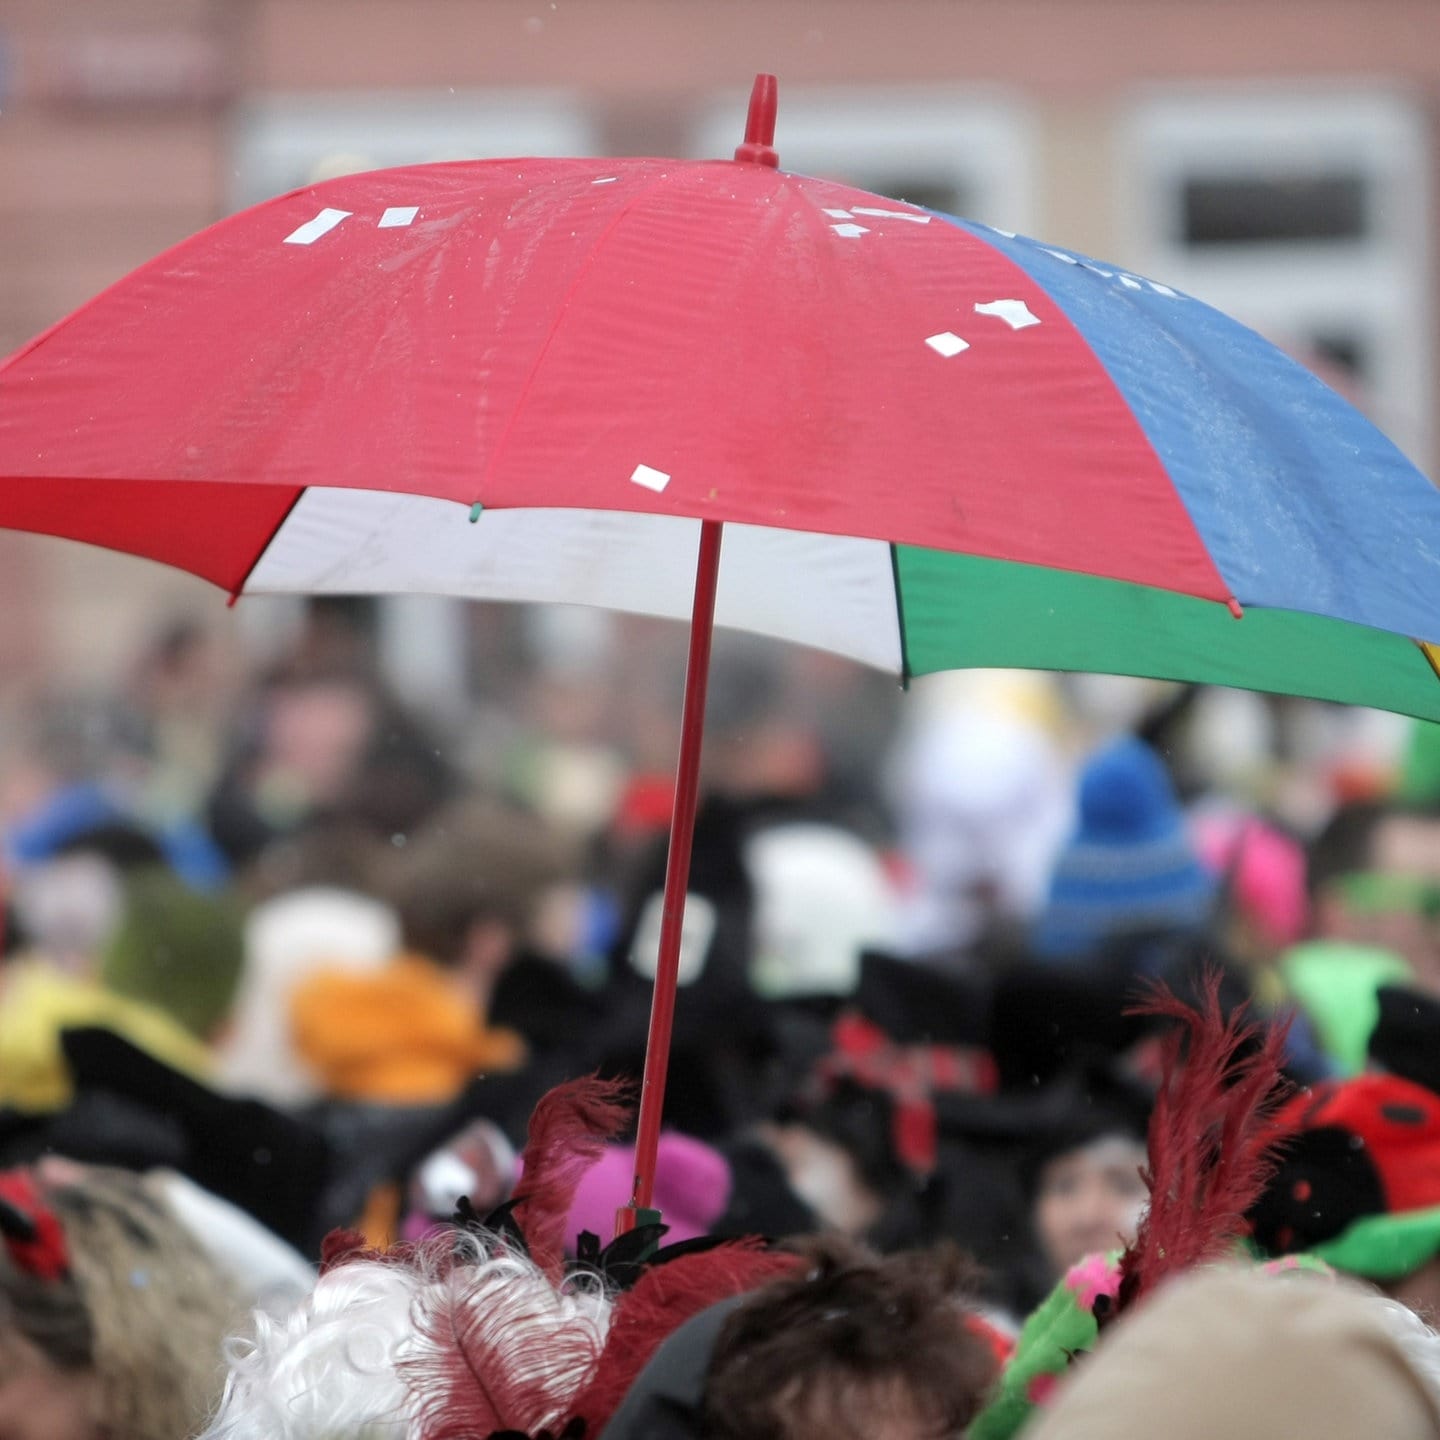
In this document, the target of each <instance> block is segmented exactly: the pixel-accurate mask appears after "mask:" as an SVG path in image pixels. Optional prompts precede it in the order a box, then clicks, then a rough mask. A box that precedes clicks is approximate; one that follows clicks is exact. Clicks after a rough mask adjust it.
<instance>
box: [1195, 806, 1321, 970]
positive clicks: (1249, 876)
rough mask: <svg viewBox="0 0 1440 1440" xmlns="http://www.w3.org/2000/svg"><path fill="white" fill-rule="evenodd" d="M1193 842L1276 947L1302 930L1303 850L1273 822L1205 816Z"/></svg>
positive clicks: (1237, 816) (1198, 823)
mask: <svg viewBox="0 0 1440 1440" xmlns="http://www.w3.org/2000/svg"><path fill="white" fill-rule="evenodd" d="M1195 843H1196V846H1197V847H1198V849H1199V851H1200V856H1201V859H1202V860H1203V861H1204V863H1205V865H1206V866H1207V867H1208V868H1209V869H1210V870H1212V871H1214V872H1216V873H1217V874H1220V875H1227V874H1228V875H1229V876H1230V883H1231V886H1232V888H1233V894H1234V897H1235V900H1236V903H1237V905H1238V907H1239V909H1240V912H1241V913H1242V914H1244V915H1246V916H1247V917H1248V918H1249V919H1250V920H1251V921H1252V922H1253V923H1254V924H1255V925H1256V926H1257V927H1258V929H1259V930H1260V932H1261V933H1262V934H1263V935H1264V936H1265V938H1266V939H1267V940H1269V941H1270V942H1271V943H1272V944H1273V945H1275V946H1276V947H1277V948H1284V947H1287V946H1290V945H1293V944H1295V943H1296V942H1297V941H1298V940H1299V939H1300V937H1301V936H1302V935H1303V934H1304V933H1305V922H1306V910H1307V902H1306V898H1305V852H1304V851H1303V850H1302V849H1301V848H1300V846H1299V845H1298V844H1297V843H1296V842H1295V841H1294V840H1292V839H1290V837H1289V836H1288V835H1284V834H1282V833H1281V832H1280V831H1279V830H1277V829H1275V827H1274V826H1273V825H1267V824H1266V823H1265V822H1264V821H1263V820H1257V819H1256V818H1255V817H1254V816H1252V815H1245V814H1225V813H1221V814H1214V815H1206V816H1203V817H1201V818H1200V819H1198V820H1197V821H1196V824H1195Z"/></svg>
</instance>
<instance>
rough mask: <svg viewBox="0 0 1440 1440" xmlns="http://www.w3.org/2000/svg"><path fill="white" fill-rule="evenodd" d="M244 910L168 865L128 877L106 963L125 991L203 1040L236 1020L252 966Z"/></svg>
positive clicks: (111, 985)
mask: <svg viewBox="0 0 1440 1440" xmlns="http://www.w3.org/2000/svg"><path fill="white" fill-rule="evenodd" d="M244 955H245V948H244V933H243V928H242V917H241V911H240V907H239V905H238V904H237V903H235V902H234V901H233V900H232V899H231V898H230V897H228V896H226V895H223V894H220V895H207V894H202V893H201V892H200V891H197V890H193V889H191V888H190V887H189V886H188V885H186V884H185V883H184V881H182V880H181V879H179V878H178V877H177V876H176V875H175V874H174V873H173V872H171V871H170V870H167V869H165V868H163V867H160V866H149V867H147V868H145V869H142V870H137V871H135V872H134V873H133V874H132V875H130V876H129V877H128V879H127V881H126V886H125V898H124V909H123V911H122V914H121V918H120V922H119V925H118V926H117V927H116V929H115V931H114V932H113V934H112V935H111V937H110V942H109V945H108V946H107V948H106V952H105V955H104V957H103V959H102V962H101V966H100V979H101V981H102V983H103V984H104V985H105V986H106V987H107V988H108V989H110V990H113V991H115V992H116V993H117V994H120V995H124V996H127V997H128V998H130V999H132V1000H139V1001H142V1002H143V1003H145V1004H147V1005H151V1006H153V1007H154V1008H155V1009H157V1010H163V1011H164V1012H166V1013H167V1014H168V1015H170V1016H171V1017H172V1018H173V1019H174V1020H176V1021H178V1022H179V1023H180V1024H181V1025H183V1026H184V1027H185V1028H186V1029H187V1030H189V1031H190V1032H191V1034H193V1035H195V1036H196V1037H197V1038H198V1039H201V1040H211V1039H213V1038H214V1037H215V1036H216V1034H217V1033H218V1031H219V1029H220V1027H221V1025H222V1024H223V1023H224V1022H225V1020H226V1019H227V1018H228V1017H229V1014H230V1006H231V1002H232V1001H233V999H234V996H235V987H236V985H237V983H238V982H239V979H240V972H241V969H242V967H243V965H244Z"/></svg>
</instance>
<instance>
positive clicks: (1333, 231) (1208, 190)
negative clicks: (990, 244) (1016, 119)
mask: <svg viewBox="0 0 1440 1440" xmlns="http://www.w3.org/2000/svg"><path fill="white" fill-rule="evenodd" d="M1124 131H1125V134H1126V136H1127V139H1126V142H1125V144H1126V148H1127V153H1126V154H1125V156H1124V160H1125V162H1126V163H1125V164H1124V166H1123V167H1122V169H1123V175H1124V177H1125V179H1124V188H1123V191H1122V194H1123V196H1124V211H1125V213H1124V214H1123V215H1122V224H1123V227H1124V233H1125V234H1126V235H1127V237H1129V240H1130V246H1129V252H1128V254H1127V255H1126V257H1125V258H1126V259H1127V261H1128V262H1129V263H1132V264H1133V265H1134V267H1135V268H1136V269H1137V270H1140V271H1141V272H1142V273H1145V274H1149V275H1152V276H1154V277H1155V278H1157V279H1160V280H1164V281H1166V282H1167V283H1169V284H1172V285H1175V286H1177V287H1178V288H1180V289H1182V290H1186V291H1188V292H1189V293H1190V294H1192V295H1195V296H1197V297H1198V298H1200V299H1202V300H1205V301H1207V302H1208V303H1210V304H1212V305H1215V306H1217V307H1218V308H1220V309H1222V310H1225V311H1227V312H1228V313H1229V314H1232V315H1234V316H1236V318H1238V319H1240V320H1243V321H1244V322H1245V323H1247V324H1249V325H1252V326H1254V327H1255V328H1256V329H1257V330H1260V331H1261V332H1263V333H1264V334H1266V335H1267V336H1268V337H1269V338H1270V339H1272V340H1274V341H1275V342H1276V343H1277V344H1280V345H1282V346H1284V347H1285V348H1286V349H1288V350H1289V351H1290V352H1291V353H1292V354H1294V355H1295V356H1296V358H1297V359H1299V360H1301V361H1302V362H1303V363H1304V364H1306V365H1308V366H1309V367H1310V368H1311V369H1313V370H1315V371H1316V372H1317V373H1318V374H1319V375H1320V376H1321V377H1322V378H1323V379H1325V380H1327V381H1328V382H1329V383H1330V384H1332V385H1334V386H1335V387H1336V388H1337V389H1339V390H1340V391H1341V392H1342V393H1344V394H1347V395H1348V396H1349V398H1351V399H1353V400H1355V401H1356V402H1357V403H1358V404H1359V405H1360V406H1361V407H1362V408H1363V409H1365V410H1366V411H1367V412H1368V413H1369V414H1370V415H1371V417H1372V418H1373V419H1374V420H1375V422H1376V423H1377V424H1378V425H1379V426H1380V427H1381V429H1383V430H1384V431H1385V432H1386V433H1387V434H1388V435H1389V436H1390V437H1391V438H1392V439H1394V440H1395V441H1396V443H1397V444H1398V445H1399V446H1400V447H1401V448H1402V449H1403V450H1405V451H1406V452H1407V453H1408V454H1409V455H1410V456H1411V457H1412V458H1413V459H1414V460H1416V461H1417V463H1419V464H1421V465H1428V464H1430V463H1431V462H1432V461H1433V458H1434V456H1433V451H1432V449H1431V446H1432V444H1433V442H1434V435H1433V433H1432V429H1431V425H1430V411H1431V409H1432V407H1433V402H1434V371H1433V366H1432V357H1431V353H1430V348H1429V333H1430V316H1431V313H1432V312H1431V305H1432V303H1433V302H1432V296H1431V293H1430V286H1429V283H1428V271H1429V257H1428V252H1427V243H1426V223H1427V218H1428V215H1429V199H1428V194H1427V190H1428V173H1429V159H1428V155H1427V148H1426V138H1425V137H1426V129H1425V125H1424V121H1423V116H1422V115H1421V113H1420V110H1419V108H1418V107H1417V106H1415V105H1412V104H1411V103H1410V102H1409V101H1408V100H1407V99H1406V98H1405V97H1404V96H1403V95H1401V94H1397V93H1390V92H1385V91H1378V90H1372V91H1355V90H1343V91H1321V90H1318V89H1306V90H1295V91H1291V92H1289V93H1284V92H1281V93H1279V94H1277V93H1275V92H1274V91H1273V89H1272V90H1270V91H1267V93H1266V94H1265V95H1263V96H1261V95H1257V94H1255V93H1254V92H1251V91H1246V90H1213V91H1209V92H1206V93H1199V92H1191V93H1182V94H1179V95H1176V94H1175V93H1174V92H1173V91H1172V92H1169V93H1167V94H1166V95H1165V96H1164V97H1155V98H1144V99H1141V100H1139V101H1137V102H1136V103H1135V104H1134V105H1133V107H1132V108H1131V111H1130V113H1129V115H1128V116H1127V118H1126V124H1125V126H1124Z"/></svg>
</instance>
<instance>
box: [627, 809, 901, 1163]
mask: <svg viewBox="0 0 1440 1440" xmlns="http://www.w3.org/2000/svg"><path fill="white" fill-rule="evenodd" d="M664 868H665V855H664V847H663V846H657V847H656V848H655V850H654V852H653V853H652V854H651V855H650V856H649V857H648V863H647V866H646V868H645V869H644V870H643V871H642V872H641V873H640V874H639V875H638V876H637V877H636V879H635V882H634V883H633V885H632V888H631V890H630V892H629V894H628V895H627V896H626V899H625V902H624V914H625V919H624V921H623V922H622V925H621V927H620V930H619V934H618V939H617V942H616V944H615V946H614V947H613V950H612V957H611V974H610V978H609V984H608V987H607V991H606V1000H607V1003H608V1004H609V1006H610V1010H611V1021H610V1025H609V1029H608V1031H607V1036H606V1042H607V1048H606V1050H605V1054H604V1058H605V1063H606V1064H607V1065H610V1066H613V1067H614V1068H615V1069H616V1070H618V1071H620V1072H622V1073H627V1074H634V1075H639V1074H640V1073H641V1069H642V1066H643V1061H644V1051H645V1038H646V1034H647V1031H648V1016H649V1007H650V995H651V988H652V983H653V979H654V975H655V968H656V964H657V962H658V958H659V947H660V927H661V919H662V916H663V908H664V893H663V883H664ZM899 914H900V907H899V904H898V899H897V896H896V893H895V888H894V886H893V884H892V882H891V880H890V877H889V875H888V872H887V871H886V869H885V866H884V864H883V862H882V860H881V858H880V856H879V855H878V854H877V853H876V851H875V850H874V848H873V847H872V846H871V845H869V844H867V843H866V842H865V841H864V840H863V839H862V838H860V837H859V836H857V835H855V834H853V833H852V832H850V831H848V830H846V829H844V828H843V827H840V826H836V825H834V824H830V823H827V822H824V821H820V820H817V819H815V818H814V817H813V815H809V814H807V812H806V811H805V809H804V807H797V806H794V805H791V804H790V803H788V802H783V801H775V802H773V803H772V802H769V801H764V800H754V801H738V800H732V799H730V798H727V797H726V796H723V795H720V794H716V795H713V796H711V797H710V798H709V799H708V800H707V801H706V803H705V804H704V806H703V807H702V809H701V813H700V815H699V817H698V819H697V823H696V833H695V849H694V852H693V856H692V864H691V873H690V881H689V889H688V893H687V896H686V901H685V914H684V920H683V925H682V933H681V939H680V963H679V972H678V979H679V991H678V994H677V997H676V1007H675V1031H674V1037H673V1041H672V1051H671V1056H672V1060H671V1064H672V1072H671V1073H672V1080H671V1085H670V1087H669V1092H668V1093H669V1095H670V1096H671V1097H673V1107H672V1109H671V1112H670V1119H671V1121H672V1123H674V1124H675V1125H676V1127H677V1128H678V1129H681V1130H684V1131H685V1132H687V1133H689V1134H693V1135H696V1136H698V1137H699V1138H700V1139H703V1140H707V1141H712V1142H713V1141H716V1140H720V1139H723V1138H725V1137H726V1136H728V1135H731V1134H733V1133H734V1132H735V1131H737V1130H739V1129H743V1128H745V1127H747V1126H749V1125H752V1124H754V1123H756V1122H758V1121H760V1120H764V1119H767V1118H769V1116H770V1115H771V1113H772V1110H773V1108H774V1103H775V1102H776V1101H777V1100H779V1099H781V1098H783V1097H784V1095H785V1094H786V1093H787V1092H788V1091H789V1089H790V1088H791V1086H792V1085H793V1083H794V1082H795V1081H796V1080H797V1079H798V1078H799V1077H800V1076H801V1075H803V1074H804V1072H805V1070H806V1069H807V1067H808V1065H809V1064H810V1062H811V1060H812V1059H814V1058H815V1057H816V1056H818V1055H819V1054H821V1053H823V1052H824V1050H825V1049H826V1047H827V1045H828V1031H829V1023H830V1020H831V1018H833V1015H834V1014H835V1013H836V1012H837V1011H838V1010H839V1008H840V1007H841V1006H842V1005H843V1004H844V1003H845V1000H846V997H848V996H851V995H852V994H853V993H854V991H855V990H856V988H857V986H858V984H859V980H860V974H861V969H862V957H863V955H864V953H865V952H866V950H867V949H869V948H870V947H872V946H877V947H883V948H887V949H888V948H893V945H894V941H895V939H896V936H897V934H898V924H899Z"/></svg>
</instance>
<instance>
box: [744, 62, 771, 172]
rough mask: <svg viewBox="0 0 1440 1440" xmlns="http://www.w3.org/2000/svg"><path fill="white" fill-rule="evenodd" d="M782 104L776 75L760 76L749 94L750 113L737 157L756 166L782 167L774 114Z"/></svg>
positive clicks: (746, 119)
mask: <svg viewBox="0 0 1440 1440" xmlns="http://www.w3.org/2000/svg"><path fill="white" fill-rule="evenodd" d="M779 103H780V82H779V81H778V80H776V78H775V77H774V76H773V75H757V76H756V77H755V85H754V88H753V89H752V90H751V91H750V113H749V115H747V116H746V118H745V143H744V144H743V145H741V146H739V147H737V149H736V151H735V158H736V159H737V160H749V161H751V162H752V163H754V164H756V165H769V166H771V167H772V168H773V167H774V166H777V165H779V163H780V156H779V154H778V153H777V152H776V150H775V112H776V110H777V109H778V107H779Z"/></svg>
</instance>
